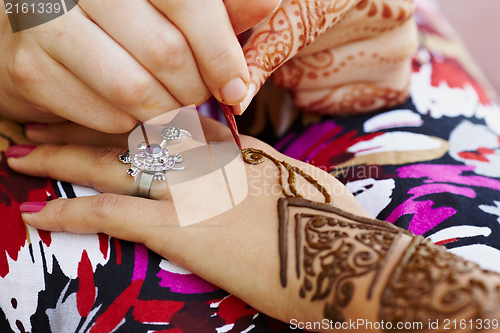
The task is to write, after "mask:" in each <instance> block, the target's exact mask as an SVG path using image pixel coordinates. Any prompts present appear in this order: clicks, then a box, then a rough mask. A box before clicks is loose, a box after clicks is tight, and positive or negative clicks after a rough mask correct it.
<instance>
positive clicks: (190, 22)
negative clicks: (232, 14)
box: [151, 0, 250, 105]
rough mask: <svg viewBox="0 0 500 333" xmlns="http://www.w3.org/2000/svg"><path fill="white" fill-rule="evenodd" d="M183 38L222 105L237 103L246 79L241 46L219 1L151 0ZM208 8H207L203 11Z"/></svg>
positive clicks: (246, 81) (247, 77)
mask: <svg viewBox="0 0 500 333" xmlns="http://www.w3.org/2000/svg"><path fill="white" fill-rule="evenodd" d="M151 3H152V4H153V5H154V6H155V7H156V8H157V9H158V10H159V11H161V12H162V13H163V14H164V15H165V16H166V17H167V18H168V19H169V20H170V21H171V22H172V23H173V24H174V25H175V26H176V27H177V28H178V29H179V30H180V31H182V32H183V34H184V36H185V37H186V39H187V41H188V43H189V45H190V47H191V50H192V51H193V54H194V56H195V58H196V62H197V64H198V68H199V69H200V73H201V76H202V78H203V80H204V82H205V83H206V85H207V87H208V88H209V90H210V91H211V93H212V94H213V95H214V96H215V98H217V99H218V100H219V101H221V102H223V103H225V104H230V105H233V104H237V103H240V102H241V101H242V100H243V99H244V98H245V96H246V94H247V91H248V87H247V85H248V82H249V79H250V76H249V73H248V69H247V66H246V63H245V58H244V56H243V51H242V49H241V46H240V44H239V42H238V40H237V38H236V36H235V33H234V31H233V28H232V26H231V22H230V21H229V18H228V15H227V11H226V8H225V7H224V3H223V2H222V1H220V0H206V1H202V0H193V1H179V0H151ZM207 8H209V10H207Z"/></svg>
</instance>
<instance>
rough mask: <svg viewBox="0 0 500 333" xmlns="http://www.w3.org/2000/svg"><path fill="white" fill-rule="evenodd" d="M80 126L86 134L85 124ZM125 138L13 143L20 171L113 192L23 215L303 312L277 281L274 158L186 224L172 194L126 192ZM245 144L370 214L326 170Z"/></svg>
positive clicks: (217, 130) (280, 313) (217, 132)
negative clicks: (153, 196) (219, 209)
mask: <svg viewBox="0 0 500 333" xmlns="http://www.w3.org/2000/svg"><path fill="white" fill-rule="evenodd" d="M202 126H203V131H204V132H205V133H206V140H207V142H213V141H231V140H232V136H231V133H230V131H229V130H228V128H227V127H225V126H223V125H221V124H220V123H218V122H216V121H214V120H211V119H208V118H202ZM80 130H81V132H80V134H82V137H85V135H83V134H84V133H83V131H85V129H83V128H81V129H80ZM56 132H57V131H56V130H53V131H52V135H53V136H57V135H58V134H57V133H56ZM61 135H64V133H63V132H62V133H61ZM101 138H102V139H105V138H104V137H101ZM113 138H114V139H112V140H115V139H116V136H113ZM75 139H76V138H75ZM185 140H187V139H186V138H184V139H183V141H185ZM115 142H119V141H115ZM122 142H123V143H125V145H124V146H122V147H115V148H110V147H107V148H95V147H87V146H75V145H73V146H55V145H41V146H38V147H37V148H35V149H34V150H31V151H30V152H29V153H28V151H29V150H30V149H29V148H28V150H24V151H22V149H21V150H19V149H17V148H16V147H14V148H11V149H10V150H9V151H8V152H7V153H6V155H7V156H8V157H9V158H8V163H9V165H10V166H11V167H12V168H13V169H14V170H16V171H18V172H22V173H25V174H30V175H34V176H40V177H52V178H55V179H60V180H65V181H69V182H72V183H76V184H81V185H86V186H92V187H94V188H96V189H98V190H99V191H103V192H108V193H103V194H100V195H97V196H93V197H80V198H75V199H57V200H53V201H50V202H48V203H47V204H46V205H44V203H35V204H34V203H29V204H26V205H25V206H24V208H25V209H28V210H30V209H31V211H36V210H37V209H38V208H42V206H43V205H44V207H43V209H42V210H41V211H40V212H38V213H25V214H23V218H24V220H25V222H27V223H29V224H30V225H33V226H35V227H37V228H41V229H46V230H52V231H68V232H75V233H92V232H104V233H107V234H109V235H111V236H114V237H117V238H120V239H124V240H129V241H134V242H140V243H143V244H145V245H146V246H147V247H149V248H150V249H151V250H152V251H155V252H157V253H158V254H160V255H162V256H164V257H166V258H168V259H169V260H172V261H174V262H176V263H178V264H180V265H181V266H183V267H185V268H187V269H189V270H191V271H192V272H194V273H196V274H198V275H199V276H201V277H203V278H205V279H207V280H208V281H210V282H212V283H214V284H216V285H218V286H221V287H222V288H224V289H226V290H228V291H229V292H232V293H234V294H235V295H237V296H239V297H241V298H242V299H243V300H245V301H246V302H248V303H249V304H252V305H254V306H257V308H258V309H259V310H261V311H264V312H266V313H268V314H271V315H272V316H274V317H277V318H280V319H282V320H289V319H290V318H294V317H297V316H298V315H299V313H295V312H294V313H289V312H290V311H292V310H291V309H287V308H286V307H283V306H282V305H283V304H288V300H289V298H290V297H292V298H293V299H297V300H298V299H299V296H298V294H297V293H296V292H295V289H294V292H293V294H292V293H290V292H289V291H288V290H286V289H283V288H282V287H281V286H280V280H279V267H278V265H277V262H278V259H277V246H278V245H277V226H278V217H277V201H278V199H279V198H280V197H282V193H281V187H280V186H279V180H278V178H277V177H276V174H277V172H278V169H277V167H276V166H275V165H274V164H273V163H272V162H271V161H269V160H268V161H266V162H265V163H263V164H261V165H258V166H253V165H248V164H245V169H246V176H247V180H248V181H249V184H251V185H252V186H251V187H250V188H249V193H248V196H247V197H246V198H245V200H244V201H243V202H241V203H240V204H239V205H237V206H236V207H235V208H233V209H231V210H229V211H227V212H225V213H223V214H221V215H218V216H217V217H214V218H212V219H209V220H206V221H204V222H201V223H199V224H197V225H195V227H184V228H181V227H179V226H178V222H177V221H176V218H175V216H176V213H175V208H174V204H173V201H172V199H171V198H169V197H168V196H164V197H162V198H160V199H161V200H149V199H144V198H138V197H133V196H129V195H132V194H136V193H137V192H136V191H137V188H136V187H135V183H134V180H133V178H132V177H129V176H128V175H127V174H126V170H127V168H128V167H127V166H126V165H124V164H122V163H120V161H119V160H118V155H119V154H120V153H122V152H123V151H124V150H126V149H127V146H126V140H122ZM242 142H243V145H244V146H246V147H255V148H260V149H263V150H265V151H266V152H268V153H270V154H272V155H273V156H275V157H276V158H277V159H280V160H286V161H288V162H290V163H293V164H294V165H295V166H298V167H300V168H301V169H303V170H304V171H306V172H308V173H309V174H311V175H313V176H314V177H315V178H316V179H317V180H318V181H319V182H320V183H322V184H324V185H325V186H326V187H328V188H329V189H330V191H332V192H335V193H336V197H335V198H334V202H335V204H336V205H338V206H339V207H342V208H343V209H345V210H348V211H351V212H356V213H358V214H361V215H364V216H367V215H366V212H365V211H364V210H363V209H362V208H361V207H360V205H359V204H358V203H357V202H356V200H355V199H354V197H353V196H352V195H351V194H350V193H349V192H348V191H347V190H346V188H345V187H344V186H343V185H342V184H341V183H340V182H338V181H337V180H336V179H335V178H333V177H331V176H329V175H328V174H327V173H325V172H323V171H321V170H319V169H316V168H314V167H312V166H310V165H307V164H304V163H302V162H298V161H294V160H292V159H290V158H288V157H285V156H283V155H281V154H279V153H278V152H276V151H275V150H274V149H273V148H271V147H270V146H267V145H266V144H264V143H262V142H260V141H258V140H256V139H253V138H250V137H245V136H244V137H242ZM74 143H76V142H74ZM16 149H17V153H16ZM19 152H20V153H19ZM27 153H28V154H27ZM22 155H26V156H24V157H21V156H22ZM15 156H17V157H15ZM70 166H71V167H70ZM180 172H182V171H180ZM299 178H300V177H299ZM302 181H303V180H302ZM299 185H301V186H302V187H300V186H299V189H302V190H300V191H301V193H303V194H304V196H306V197H309V198H310V199H314V200H318V201H321V200H324V198H323V196H322V195H321V194H320V193H319V192H318V191H317V190H316V189H315V188H314V187H311V188H310V189H309V190H310V191H309V190H307V189H308V188H307V186H308V185H307V183H306V182H305V181H303V183H300V182H299ZM304 186H305V190H304ZM117 193H118V194H117ZM30 207H31V208H30ZM34 207H35V209H33V208H34ZM37 207H38V208H37ZM293 311H297V309H295V310H293Z"/></svg>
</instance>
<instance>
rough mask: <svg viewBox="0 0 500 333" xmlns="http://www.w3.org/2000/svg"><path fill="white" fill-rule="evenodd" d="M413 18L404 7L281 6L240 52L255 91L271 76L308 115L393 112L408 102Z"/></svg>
mask: <svg viewBox="0 0 500 333" xmlns="http://www.w3.org/2000/svg"><path fill="white" fill-rule="evenodd" d="M413 10H414V4H413V1H411V0H363V1H349V0H332V1H322V0H317V1H284V2H283V3H282V5H281V7H280V8H279V10H278V11H276V12H275V13H274V14H273V15H272V16H271V17H269V18H268V19H266V21H264V22H263V23H261V24H260V25H259V26H258V27H257V28H256V29H255V30H254V33H253V35H252V36H251V37H250V39H249V41H248V42H247V44H246V45H245V47H244V51H245V55H246V59H247V64H248V66H249V69H250V75H251V80H252V82H253V83H254V84H255V86H254V88H256V90H258V89H259V88H260V87H261V85H262V84H263V83H264V81H265V80H266V79H267V78H268V77H269V75H271V74H272V73H273V72H274V71H276V72H275V74H274V75H273V77H272V79H273V81H274V82H275V83H277V84H278V85H281V86H284V87H286V88H288V89H291V90H292V92H293V98H294V101H295V103H296V104H297V105H298V106H299V107H301V108H304V109H307V110H311V111H317V112H321V113H329V114H333V113H358V112H365V111H372V110H375V109H380V108H385V107H390V106H394V105H397V104H399V103H401V102H403V101H404V100H405V99H406V98H407V96H408V91H409V81H410V74H411V58H412V55H413V53H414V52H415V50H416V47H417V44H418V43H417V42H418V40H417V31H416V25H415V22H414V20H413V18H412V14H413ZM280 66H281V67H280ZM246 102H247V103H245V104H243V103H242V104H243V105H242V106H240V107H235V112H238V111H240V110H241V107H243V108H244V107H246V106H247V104H248V101H246Z"/></svg>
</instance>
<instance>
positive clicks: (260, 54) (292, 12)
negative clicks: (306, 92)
mask: <svg viewBox="0 0 500 333" xmlns="http://www.w3.org/2000/svg"><path fill="white" fill-rule="evenodd" d="M358 2H360V0H283V2H282V3H281V6H280V7H279V8H278V9H277V10H276V11H275V12H274V13H273V14H272V15H271V16H269V17H268V18H267V19H265V20H264V21H263V22H261V23H260V24H259V25H258V26H257V27H256V28H255V29H254V31H253V33H252V35H251V36H250V38H249V39H248V41H247V43H246V44H245V46H244V47H243V51H244V53H245V59H246V62H247V65H248V69H249V72H250V82H251V83H250V87H249V93H248V95H247V98H246V99H245V100H244V101H243V102H242V103H241V104H239V105H235V106H234V107H233V112H234V113H235V114H241V113H243V112H244V111H245V109H246V108H247V107H248V105H249V104H250V102H251V100H252V98H253V96H255V94H256V93H257V92H258V91H259V89H260V88H261V87H262V85H263V84H264V82H265V81H266V80H267V78H268V77H269V76H270V75H271V74H272V73H273V72H274V71H275V70H276V69H278V68H279V67H280V66H281V65H283V64H284V63H285V62H286V61H288V60H289V59H291V58H292V57H293V56H295V55H296V54H297V53H298V52H299V51H301V50H302V49H303V48H304V47H306V46H307V45H309V44H311V43H312V42H313V41H314V40H315V39H316V38H318V37H319V36H320V35H322V34H323V33H324V32H325V31H326V30H328V29H329V28H330V27H332V26H334V25H335V24H336V23H337V22H338V21H340V19H341V18H342V17H343V16H344V15H345V13H346V12H347V11H349V10H350V9H351V8H352V7H353V6H355V5H356V4H357V3H358ZM252 93H253V94H252Z"/></svg>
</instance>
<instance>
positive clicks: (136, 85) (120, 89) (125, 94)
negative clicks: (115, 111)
mask: <svg viewBox="0 0 500 333" xmlns="http://www.w3.org/2000/svg"><path fill="white" fill-rule="evenodd" d="M152 87H153V82H152V80H150V78H148V77H147V76H146V75H135V76H128V77H127V78H126V79H121V80H115V81H114V82H113V83H112V85H111V99H112V101H113V102H114V103H115V104H116V105H119V106H122V107H125V108H134V107H137V106H139V105H141V104H143V103H144V102H145V101H147V100H148V98H149V95H150V91H151V88H152Z"/></svg>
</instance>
